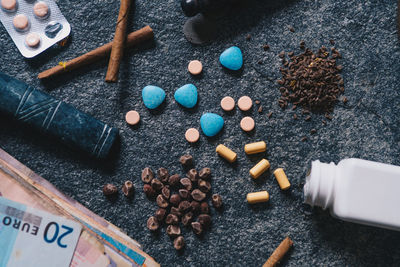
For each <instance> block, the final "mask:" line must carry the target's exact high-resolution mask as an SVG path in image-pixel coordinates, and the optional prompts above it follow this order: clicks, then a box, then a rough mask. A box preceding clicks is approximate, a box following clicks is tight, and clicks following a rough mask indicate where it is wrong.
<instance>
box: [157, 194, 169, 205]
mask: <svg viewBox="0 0 400 267" xmlns="http://www.w3.org/2000/svg"><path fill="white" fill-rule="evenodd" d="M156 202H157V205H158V206H159V207H160V208H166V207H168V201H167V200H165V198H164V197H163V196H162V195H158V196H157V199H156Z"/></svg>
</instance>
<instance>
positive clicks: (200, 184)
mask: <svg viewBox="0 0 400 267" xmlns="http://www.w3.org/2000/svg"><path fill="white" fill-rule="evenodd" d="M198 187H199V189H200V190H201V191H202V192H204V193H208V192H209V191H210V190H211V184H210V182H207V181H204V180H199V182H198Z"/></svg>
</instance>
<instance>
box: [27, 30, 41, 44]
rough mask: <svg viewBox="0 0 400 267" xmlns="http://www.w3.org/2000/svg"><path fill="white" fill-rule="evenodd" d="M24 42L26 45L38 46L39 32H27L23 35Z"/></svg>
mask: <svg viewBox="0 0 400 267" xmlns="http://www.w3.org/2000/svg"><path fill="white" fill-rule="evenodd" d="M25 43H26V45H27V46H29V47H35V46H38V45H39V43H40V36H39V34H37V33H35V32H32V33H29V34H28V35H27V36H26V37H25Z"/></svg>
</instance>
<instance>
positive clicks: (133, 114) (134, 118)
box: [125, 110, 140, 125]
mask: <svg viewBox="0 0 400 267" xmlns="http://www.w3.org/2000/svg"><path fill="white" fill-rule="evenodd" d="M125 120H126V123H128V124H129V125H136V124H138V123H139V121H140V115H139V113H138V112H137V111H136V110H131V111H129V112H128V113H126V115H125Z"/></svg>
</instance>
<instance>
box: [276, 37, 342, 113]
mask: <svg viewBox="0 0 400 267" xmlns="http://www.w3.org/2000/svg"><path fill="white" fill-rule="evenodd" d="M330 43H331V45H334V43H335V42H334V41H333V40H331V41H330ZM300 48H301V49H302V50H304V52H303V53H301V54H299V55H295V54H294V52H288V53H286V52H285V51H282V52H281V53H280V54H279V57H280V58H281V59H282V64H283V67H281V68H280V72H281V74H282V79H279V80H278V81H277V83H278V84H279V85H280V88H279V90H280V92H281V97H280V99H279V101H278V102H279V106H280V107H281V108H283V109H285V108H286V107H287V106H288V103H289V102H290V103H292V104H293V106H292V109H293V110H295V109H296V108H297V107H302V108H303V113H304V114H308V112H316V113H325V117H326V118H327V119H331V117H330V115H329V113H331V112H332V111H333V108H334V106H335V104H336V102H337V101H338V97H339V95H340V94H342V93H343V92H344V82H343V78H342V77H341V76H340V74H339V73H340V72H341V71H342V69H343V66H342V65H337V64H336V59H337V58H341V54H340V53H339V51H338V50H336V48H335V47H332V48H331V49H330V51H329V50H328V49H327V48H326V47H325V46H322V47H321V48H320V49H319V50H318V52H317V53H315V54H314V53H313V52H312V51H311V50H310V49H309V48H306V47H305V42H304V41H302V42H301V43H300ZM345 99H346V98H344V99H343V102H347V99H346V100H345ZM296 118H297V116H296V117H294V119H296ZM307 118H308V117H307ZM308 120H309V119H308Z"/></svg>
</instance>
